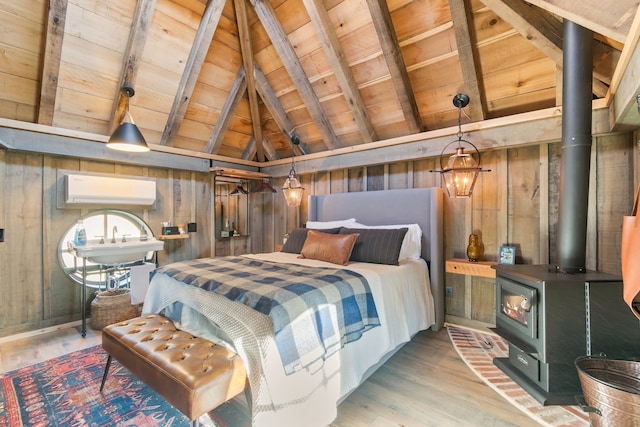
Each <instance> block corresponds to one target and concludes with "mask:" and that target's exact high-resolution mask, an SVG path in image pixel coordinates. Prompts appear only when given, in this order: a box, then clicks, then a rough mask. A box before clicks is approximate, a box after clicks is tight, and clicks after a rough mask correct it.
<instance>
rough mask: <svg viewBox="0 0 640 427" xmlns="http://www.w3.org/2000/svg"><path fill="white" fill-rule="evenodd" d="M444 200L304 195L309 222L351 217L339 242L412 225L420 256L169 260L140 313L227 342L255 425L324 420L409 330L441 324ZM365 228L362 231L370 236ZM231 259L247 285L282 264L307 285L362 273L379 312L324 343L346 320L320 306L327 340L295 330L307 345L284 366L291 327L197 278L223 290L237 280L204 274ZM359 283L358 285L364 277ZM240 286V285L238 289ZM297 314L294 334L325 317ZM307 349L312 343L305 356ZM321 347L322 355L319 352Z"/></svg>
mask: <svg viewBox="0 0 640 427" xmlns="http://www.w3.org/2000/svg"><path fill="white" fill-rule="evenodd" d="M443 203H444V202H443V193H442V191H441V190H440V189H439V188H426V189H407V190H387V191H371V192H352V193H341V194H328V195H315V196H310V198H309V222H308V225H315V226H319V225H320V224H323V223H324V224H331V223H333V222H334V221H338V223H339V221H343V220H345V219H355V220H356V221H357V226H354V227H351V225H350V224H351V223H349V227H346V228H345V227H339V228H338V229H339V230H342V231H343V232H344V231H345V230H347V232H344V233H342V234H338V233H340V231H338V232H336V236H337V237H336V239H338V238H340V239H343V240H344V239H345V238H348V237H349V236H352V234H350V233H351V232H350V231H349V230H350V229H356V230H357V229H360V227H362V228H365V227H366V228H369V227H371V228H375V226H385V225H389V224H401V225H404V224H418V225H419V227H420V229H421V231H422V237H421V245H420V248H419V259H402V260H401V261H400V262H398V263H397V264H398V265H391V266H389V265H384V264H378V263H374V264H372V263H368V262H351V261H350V262H349V263H348V264H347V265H346V266H337V265H336V264H334V263H328V262H326V261H324V260H322V259H314V258H313V257H311V259H309V258H305V259H300V258H299V257H300V255H298V254H297V253H287V252H273V253H266V254H250V255H246V256H243V257H241V258H242V259H233V260H232V259H227V257H225V258H224V259H215V258H214V259H204V260H193V261H186V262H183V263H173V264H170V265H169V266H164V267H162V268H160V269H159V270H158V272H157V273H156V274H154V276H153V278H152V280H151V284H150V287H149V291H148V293H147V296H146V298H145V303H144V307H143V312H144V313H160V312H162V313H163V314H164V315H165V316H167V317H170V318H171V319H172V320H173V321H174V322H176V323H177V324H178V325H179V327H180V328H181V329H185V330H187V331H189V332H191V333H192V334H194V335H200V336H204V337H206V338H207V339H210V340H212V341H214V342H217V343H219V344H221V345H227V346H229V347H230V348H232V349H233V350H234V351H236V352H237V353H238V354H239V355H240V356H241V357H242V359H243V361H244V362H245V366H247V370H248V377H249V383H250V385H251V391H252V400H253V402H252V424H253V425H254V426H271V425H274V426H275V425H278V426H294V425H300V420H305V424H306V425H308V426H310V427H311V426H319V427H322V426H326V425H328V424H330V423H331V421H333V419H334V418H335V416H336V414H337V405H338V403H339V402H340V401H342V400H343V399H344V398H345V397H346V396H347V395H348V394H349V393H351V392H352V391H353V390H354V389H355V388H357V387H358V385H360V384H361V383H362V382H363V381H364V380H365V379H366V378H367V377H368V376H369V375H371V373H373V372H374V371H375V369H377V368H378V367H379V366H380V365H381V364H383V363H384V362H385V361H386V360H388V358H389V357H390V356H391V355H392V354H394V353H395V352H396V351H397V350H398V349H399V348H400V347H401V346H402V345H403V344H405V343H406V342H407V341H409V340H410V339H411V338H412V336H413V335H415V334H416V333H417V332H419V331H420V330H424V329H427V328H432V329H434V330H438V329H440V328H441V327H442V326H443V324H444V301H445V298H444V256H443V236H442V229H443ZM310 228H312V227H310ZM313 228H315V227H313ZM324 228H328V227H324ZM402 229H403V230H406V229H407V228H404V227H403V228H402ZM308 233H309V234H310V235H311V233H315V232H311V231H309V232H308ZM361 233H362V234H363V235H366V232H361ZM407 233H408V232H407ZM316 234H317V233H315V234H314V238H316ZM320 234H322V235H323V236H324V237H323V239H324V238H325V237H326V234H324V233H320ZM407 235H408V234H407ZM331 238H332V239H333V237H331ZM307 239H311V237H307ZM403 244H404V242H403ZM403 247H404V246H403ZM305 248H306V247H305ZM212 260H213V261H212ZM227 262H229V263H230V262H234V263H236V262H237V263H241V264H243V265H245V266H244V267H242V268H247V269H248V270H247V273H246V274H245V273H244V271H243V274H242V275H241V276H242V280H243V281H244V280H245V278H246V277H247V276H251V277H252V274H253V273H252V271H251V269H261V268H264V267H265V266H266V267H267V268H268V269H269V270H270V271H271V274H272V275H273V274H276V273H273V271H275V270H277V272H278V273H277V274H279V272H280V269H283V270H285V269H286V270H287V273H286V274H298V275H302V276H304V277H305V280H307V277H309V279H308V280H309V282H311V281H312V280H315V279H316V278H315V276H314V277H313V278H311V275H310V273H309V272H310V271H315V270H318V271H320V272H324V271H329V269H331V270H330V274H329V273H327V274H321V275H319V276H318V277H332V278H333V277H335V276H338V275H345V276H348V277H349V278H351V277H356V278H364V279H363V281H364V283H365V285H366V289H367V292H368V293H367V295H368V297H369V298H370V299H372V300H373V302H374V303H375V304H374V307H373V308H374V310H375V313H374V314H375V316H368V314H366V313H365V314H364V315H363V316H362V317H363V319H365V320H363V321H362V322H363V325H364V326H362V327H361V328H360V329H358V330H357V331H356V332H358V333H357V334H355V335H356V338H355V339H352V340H345V339H344V336H343V340H342V341H339V342H337V343H336V342H335V340H334V341H331V342H330V345H327V341H326V339H329V340H331V339H332V335H331V334H328V333H326V331H328V330H333V329H336V330H337V329H340V330H342V328H344V325H343V324H342V322H337V321H335V320H334V317H333V316H334V314H335V313H334V311H335V307H334V305H332V304H324V305H323V310H324V311H326V312H328V313H329V314H327V316H326V317H327V318H329V317H330V318H331V321H333V322H334V323H331V324H330V326H331V327H326V326H324V327H322V328H320V329H322V331H321V332H319V333H318V335H323V336H322V337H321V340H320V341H321V342H320V343H319V344H318V343H317V342H315V339H311V338H309V337H315V335H316V334H313V333H309V334H306V335H305V334H303V335H300V334H299V333H298V335H296V334H295V333H294V334H291V335H290V336H291V337H293V338H292V340H295V341H296V342H297V343H296V345H297V346H298V345H299V346H302V347H300V348H302V349H303V350H301V351H298V347H296V351H295V352H294V353H295V354H296V356H297V358H292V359H291V361H292V362H291V363H290V364H289V363H285V360H286V358H285V356H284V354H285V353H286V352H283V348H282V342H283V338H282V337H283V336H284V337H288V336H289V334H285V333H283V332H282V331H285V330H286V331H289V329H288V328H287V327H286V326H285V327H284V328H281V325H280V321H279V320H277V319H278V318H277V317H273V316H272V317H270V316H268V315H265V314H263V313H259V312H258V311H256V310H255V309H253V308H251V307H249V306H248V305H245V304H242V303H239V302H236V301H233V300H231V299H229V298H225V297H224V296H221V295H220V294H217V293H215V292H210V291H207V290H205V289H203V287H201V284H202V283H212V282H214V283H218V285H220V286H222V283H223V282H224V286H225V287H229V286H227V284H228V283H231V282H233V283H234V284H235V282H236V279H237V277H236V276H233V277H225V280H220V279H216V280H213V279H211V280H209V281H206V280H205V277H208V276H207V274H208V273H206V272H205V273H202V271H201V269H203V268H204V269H208V268H213V267H211V266H215V268H216V269H219V270H224V271H227V266H226V265H224V263H227ZM289 269H290V270H292V271H293V273H291V272H289ZM400 272H402V274H400ZM307 274H309V276H307ZM189 280H192V281H195V282H198V283H199V284H198V286H193V284H188V282H189ZM358 280H359V279H358ZM358 280H356V282H357V283H360V281H358ZM218 285H217V286H218ZM242 286H243V285H242V284H240V285H239V288H241V287H242ZM357 286H359V285H356V287H357ZM204 287H205V288H206V286H204ZM234 289H235V288H234ZM359 298H360V297H359ZM350 299H356V298H350ZM366 301H369V300H368V299H367V300H366ZM365 305H367V304H365ZM351 311H353V310H351ZM300 313H302V314H304V315H299V316H298V315H296V316H294V317H293V319H294V320H293V321H292V322H291V323H292V324H296V327H297V328H298V330H300V326H301V325H303V327H304V328H306V327H309V328H310V330H311V328H313V327H314V326H316V327H317V325H316V324H313V322H314V321H315V320H316V319H317V318H318V317H323V316H321V315H318V312H314V313H312V314H309V310H302V311H301V312H300ZM367 322H369V323H367ZM338 323H340V324H339V325H338ZM274 331H278V332H277V333H276V332H274ZM325 335H326V337H325ZM276 336H277V337H278V338H276ZM327 337H328V338H327ZM307 338H309V339H307ZM303 341H304V342H303ZM306 341H310V343H307V342H306ZM305 345H309V348H308V350H309V352H308V353H306V352H305V351H306V350H305V347H304V346H305ZM318 348H320V349H321V350H322V351H324V353H323V354H321V355H318V353H317V350H318Z"/></svg>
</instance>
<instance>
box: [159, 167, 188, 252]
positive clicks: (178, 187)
mask: <svg viewBox="0 0 640 427" xmlns="http://www.w3.org/2000/svg"><path fill="white" fill-rule="evenodd" d="M193 185H194V180H193V172H189V171H183V170H175V171H174V172H173V215H172V217H171V218H170V220H171V224H172V225H173V226H177V225H178V224H186V223H187V222H189V220H190V218H191V212H192V210H193V206H194V204H193V192H192V189H193ZM190 240H191V239H178V240H167V241H165V244H164V246H165V250H167V251H170V252H171V256H172V259H173V260H174V261H182V260H186V259H192V258H193V256H192V251H191V246H192V244H193V243H192V242H191V241H190Z"/></svg>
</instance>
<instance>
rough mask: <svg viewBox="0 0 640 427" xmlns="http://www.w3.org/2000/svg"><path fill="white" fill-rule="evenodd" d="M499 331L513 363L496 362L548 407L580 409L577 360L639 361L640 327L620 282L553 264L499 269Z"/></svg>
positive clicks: (497, 290)
mask: <svg viewBox="0 0 640 427" xmlns="http://www.w3.org/2000/svg"><path fill="white" fill-rule="evenodd" d="M495 268H496V270H497V274H496V327H495V332H496V333H498V334H499V335H500V336H502V337H503V338H505V339H506V340H507V341H508V342H509V357H507V358H496V359H494V364H495V365H496V366H498V367H499V368H500V369H501V370H502V371H504V372H505V373H506V374H507V375H508V376H509V377H511V379H513V380H514V381H515V382H516V383H518V384H519V385H520V386H521V387H522V388H524V389H525V390H526V391H527V392H529V393H530V394H531V395H532V396H533V397H534V398H535V399H536V400H538V401H539V402H540V403H542V404H543V405H559V404H562V405H564V404H575V403H576V402H575V396H576V395H580V394H582V391H581V386H580V381H579V379H578V373H577V370H576V367H575V365H574V362H575V360H576V358H577V357H579V356H585V355H598V354H604V355H606V356H607V357H609V358H616V359H632V358H637V357H640V323H639V322H638V320H637V319H636V318H635V317H634V316H633V314H632V313H631V311H630V310H629V308H628V307H627V306H626V305H625V304H624V301H623V299H622V281H621V279H620V278H619V277H617V276H613V275H609V274H605V273H599V272H591V271H587V272H585V273H578V274H566V273H560V272H558V271H557V268H556V267H555V266H551V265H498V266H496V267H495Z"/></svg>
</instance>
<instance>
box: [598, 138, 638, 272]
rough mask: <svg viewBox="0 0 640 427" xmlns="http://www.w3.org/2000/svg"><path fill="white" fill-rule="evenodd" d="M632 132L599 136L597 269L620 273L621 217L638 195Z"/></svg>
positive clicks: (629, 210)
mask: <svg viewBox="0 0 640 427" xmlns="http://www.w3.org/2000/svg"><path fill="white" fill-rule="evenodd" d="M631 136H632V135H631V134H623V135H610V136H606V137H601V138H600V137H599V138H597V143H596V146H597V162H596V166H597V167H596V168H592V169H597V177H598V180H597V181H598V182H597V184H596V185H597V211H598V216H597V230H596V231H595V233H594V234H596V235H597V238H596V240H597V260H598V263H597V269H598V270H599V271H604V272H606V273H611V274H621V269H620V257H621V254H620V244H621V241H622V218H623V217H624V216H625V215H630V214H631V210H632V206H633V199H634V196H635V186H634V183H633V182H634V179H633V175H634V169H633V163H634V157H635V156H634V154H635V153H636V152H637V150H638V149H637V146H636V144H635V141H634V140H633V139H632V138H631Z"/></svg>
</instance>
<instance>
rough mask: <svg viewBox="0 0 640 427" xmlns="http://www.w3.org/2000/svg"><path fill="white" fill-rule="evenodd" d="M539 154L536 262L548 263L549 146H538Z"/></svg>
mask: <svg viewBox="0 0 640 427" xmlns="http://www.w3.org/2000/svg"><path fill="white" fill-rule="evenodd" d="M538 149H539V152H540V162H539V163H540V216H539V220H540V233H539V234H538V251H539V254H538V261H539V263H540V264H548V263H549V146H548V145H547V144H541V145H539V146H538Z"/></svg>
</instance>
